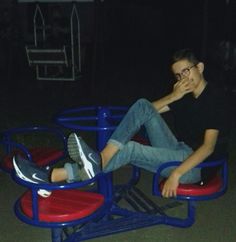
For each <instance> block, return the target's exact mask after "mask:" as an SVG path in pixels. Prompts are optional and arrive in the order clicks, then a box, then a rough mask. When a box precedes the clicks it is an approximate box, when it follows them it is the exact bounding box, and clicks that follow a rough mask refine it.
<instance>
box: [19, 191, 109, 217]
mask: <svg viewBox="0 0 236 242" xmlns="http://www.w3.org/2000/svg"><path fill="white" fill-rule="evenodd" d="M103 203H104V197H103V195H101V194H98V193H94V192H87V191H81V190H75V189H73V190H54V191H53V192H52V195H51V196H49V197H48V198H43V197H40V196H39V197H38V211H39V220H40V221H43V222H68V221H73V220H77V219H81V218H84V217H86V216H89V215H91V214H92V213H94V212H95V211H96V210H97V209H98V208H99V207H101V206H102V205H103ZM20 206H21V209H22V212H23V213H24V214H25V215H26V216H28V217H30V218H32V196H31V191H30V190H29V191H27V192H25V193H24V194H23V195H22V197H21V198H20Z"/></svg>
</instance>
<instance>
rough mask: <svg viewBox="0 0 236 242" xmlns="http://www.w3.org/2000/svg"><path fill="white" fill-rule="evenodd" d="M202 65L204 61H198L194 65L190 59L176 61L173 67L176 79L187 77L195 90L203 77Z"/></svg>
mask: <svg viewBox="0 0 236 242" xmlns="http://www.w3.org/2000/svg"><path fill="white" fill-rule="evenodd" d="M202 65H203V63H198V64H197V65H194V64H193V63H191V62H189V61H188V60H180V61H177V62H175V63H174V64H173V65H172V67H171V69H172V72H173V74H174V76H175V78H176V81H180V80H183V79H185V80H186V81H187V82H189V86H190V87H191V89H192V90H193V91H194V90H195V89H196V88H197V87H198V85H199V83H200V82H201V80H202V79H203V75H202V72H203V68H202Z"/></svg>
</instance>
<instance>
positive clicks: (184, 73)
mask: <svg viewBox="0 0 236 242" xmlns="http://www.w3.org/2000/svg"><path fill="white" fill-rule="evenodd" d="M194 66H196V64H195V65H192V66H190V67H187V68H184V69H183V70H182V71H181V72H180V73H176V74H175V79H176V80H177V81H180V80H181V79H182V78H183V77H188V76H189V75H190V70H191V69H192V68H193V67H194Z"/></svg>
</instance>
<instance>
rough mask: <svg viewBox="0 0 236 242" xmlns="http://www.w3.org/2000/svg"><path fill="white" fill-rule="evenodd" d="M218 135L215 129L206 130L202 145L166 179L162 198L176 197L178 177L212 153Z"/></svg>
mask: <svg viewBox="0 0 236 242" xmlns="http://www.w3.org/2000/svg"><path fill="white" fill-rule="evenodd" d="M218 134H219V131H218V130H216V129H207V130H206V131H205V135H204V140H203V143H202V145H201V146H200V147H199V148H198V149H197V150H196V151H194V152H193V153H192V154H191V155H190V156H189V157H188V158H187V159H186V160H185V161H183V163H182V164H181V165H180V166H178V167H177V168H176V169H175V170H174V171H173V172H172V173H171V175H170V176H169V178H168V179H167V181H166V183H165V185H164V187H163V190H162V195H163V196H164V197H173V196H176V190H177V187H178V185H179V179H180V177H181V176H183V175H184V174H185V173H186V172H188V171H189V170H191V169H192V168H194V167H195V166H197V165H198V164H200V163H201V162H202V161H204V160H205V159H206V158H207V157H208V156H209V155H211V154H212V153H213V152H214V149H215V145H216V142H217V138H218Z"/></svg>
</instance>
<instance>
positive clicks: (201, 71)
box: [197, 62, 204, 74]
mask: <svg viewBox="0 0 236 242" xmlns="http://www.w3.org/2000/svg"><path fill="white" fill-rule="evenodd" d="M197 68H198V70H199V72H200V73H201V74H202V73H203V71H204V63H203V62H199V63H198V64H197Z"/></svg>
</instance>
